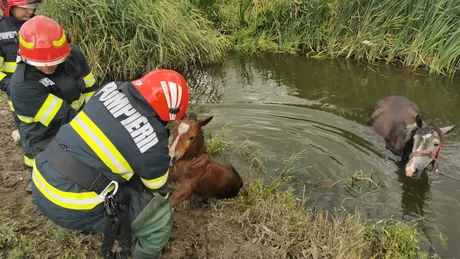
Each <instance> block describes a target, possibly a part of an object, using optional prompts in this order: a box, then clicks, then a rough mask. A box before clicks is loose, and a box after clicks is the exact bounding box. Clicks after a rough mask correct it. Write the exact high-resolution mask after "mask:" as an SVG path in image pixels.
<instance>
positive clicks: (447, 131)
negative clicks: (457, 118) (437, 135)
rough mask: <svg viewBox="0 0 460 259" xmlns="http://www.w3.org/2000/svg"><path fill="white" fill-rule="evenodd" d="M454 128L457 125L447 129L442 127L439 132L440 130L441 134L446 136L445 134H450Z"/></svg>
mask: <svg viewBox="0 0 460 259" xmlns="http://www.w3.org/2000/svg"><path fill="white" fill-rule="evenodd" d="M456 127H457V125H454V126H449V127H443V128H440V130H441V132H442V134H444V135H446V134H447V133H449V132H451V131H452V130H453V129H455V128H456Z"/></svg>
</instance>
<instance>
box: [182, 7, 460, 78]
mask: <svg viewBox="0 0 460 259" xmlns="http://www.w3.org/2000/svg"><path fill="white" fill-rule="evenodd" d="M190 1H191V2H192V3H193V4H195V5H196V6H198V7H200V8H203V9H206V10H207V11H206V13H207V14H208V15H210V14H211V15H213V16H212V18H213V20H214V21H215V22H216V21H217V23H218V24H217V25H216V26H215V27H217V28H227V29H232V30H233V33H232V35H233V36H234V39H235V43H236V45H235V47H236V49H238V50H244V51H258V50H261V51H267V50H268V51H283V52H286V51H291V52H298V51H300V52H302V53H308V55H310V56H318V57H320V56H329V57H338V56H344V57H347V58H354V59H364V60H367V61H377V60H379V61H384V62H387V63H390V62H397V63H401V64H402V65H404V66H407V67H409V68H412V69H418V68H426V69H428V70H429V72H430V73H434V74H447V75H451V76H452V75H454V73H455V72H456V71H458V70H459V68H460V1H458V0H407V1H394V0H366V1H359V0H208V1H206V0H190ZM210 10H211V11H210Z"/></svg>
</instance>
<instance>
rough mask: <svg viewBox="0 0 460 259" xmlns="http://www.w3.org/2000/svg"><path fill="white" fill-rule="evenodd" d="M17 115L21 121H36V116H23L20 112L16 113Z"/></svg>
mask: <svg viewBox="0 0 460 259" xmlns="http://www.w3.org/2000/svg"><path fill="white" fill-rule="evenodd" d="M16 116H18V118H19V119H20V120H21V121H23V122H25V123H32V122H34V118H32V117H27V116H22V115H19V114H16Z"/></svg>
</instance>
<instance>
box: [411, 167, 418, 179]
mask: <svg viewBox="0 0 460 259" xmlns="http://www.w3.org/2000/svg"><path fill="white" fill-rule="evenodd" d="M417 175H418V168H416V169H415V171H414V174H413V175H412V177H417Z"/></svg>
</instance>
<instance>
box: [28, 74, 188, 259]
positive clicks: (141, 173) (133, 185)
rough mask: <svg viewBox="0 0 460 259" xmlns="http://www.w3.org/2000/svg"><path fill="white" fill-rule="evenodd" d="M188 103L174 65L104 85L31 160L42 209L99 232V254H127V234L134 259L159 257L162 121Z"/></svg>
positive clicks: (163, 210)
mask: <svg viewBox="0 0 460 259" xmlns="http://www.w3.org/2000/svg"><path fill="white" fill-rule="evenodd" d="M188 103H189V92H188V86H187V83H186V81H185V79H184V78H183V77H182V76H181V75H180V74H178V73H177V72H175V71H172V70H154V71H152V72H150V73H148V74H147V75H145V76H143V77H142V78H141V79H138V80H134V81H132V82H123V83H118V82H111V83H108V84H106V85H104V86H102V87H101V89H100V90H99V91H97V92H96V94H94V95H93V97H92V98H91V99H90V101H89V102H88V103H87V104H86V105H85V107H84V108H83V110H82V111H81V112H80V113H79V114H78V115H77V116H76V117H75V118H74V119H73V120H72V121H71V122H70V123H69V124H67V125H64V126H62V127H61V129H60V130H59V132H58V133H57V135H56V136H55V138H54V139H53V140H52V141H51V142H50V143H49V144H48V146H47V147H46V148H45V150H44V151H43V152H41V153H39V154H38V155H37V157H36V159H35V167H34V171H33V174H32V180H33V185H32V193H33V196H34V200H35V203H36V204H37V206H38V207H39V209H40V211H41V212H42V213H43V214H44V215H46V216H47V217H49V218H50V219H51V220H52V221H53V222H54V223H56V224H57V225H59V226H61V227H64V228H68V229H75V230H84V231H93V232H103V233H104V240H103V244H102V252H103V255H104V257H105V258H111V256H115V255H116V256H118V257H117V258H120V256H125V257H126V256H127V255H128V254H129V253H130V248H131V242H132V238H134V239H136V244H135V248H134V251H133V255H132V256H133V258H134V259H139V258H159V256H160V255H161V251H162V249H163V247H164V246H165V245H166V243H167V242H168V239H169V236H170V234H171V229H172V209H171V206H170V204H169V201H168V200H167V195H168V186H167V178H168V167H169V162H170V157H169V155H168V138H169V130H167V129H166V127H165V126H166V125H167V123H168V122H169V121H171V120H180V119H181V118H182V117H183V115H184V114H185V112H186V110H187V107H188ZM115 241H117V243H118V248H120V247H121V249H115V248H114V247H117V246H113V244H114V242H115ZM114 258H115V257H114Z"/></svg>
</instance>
